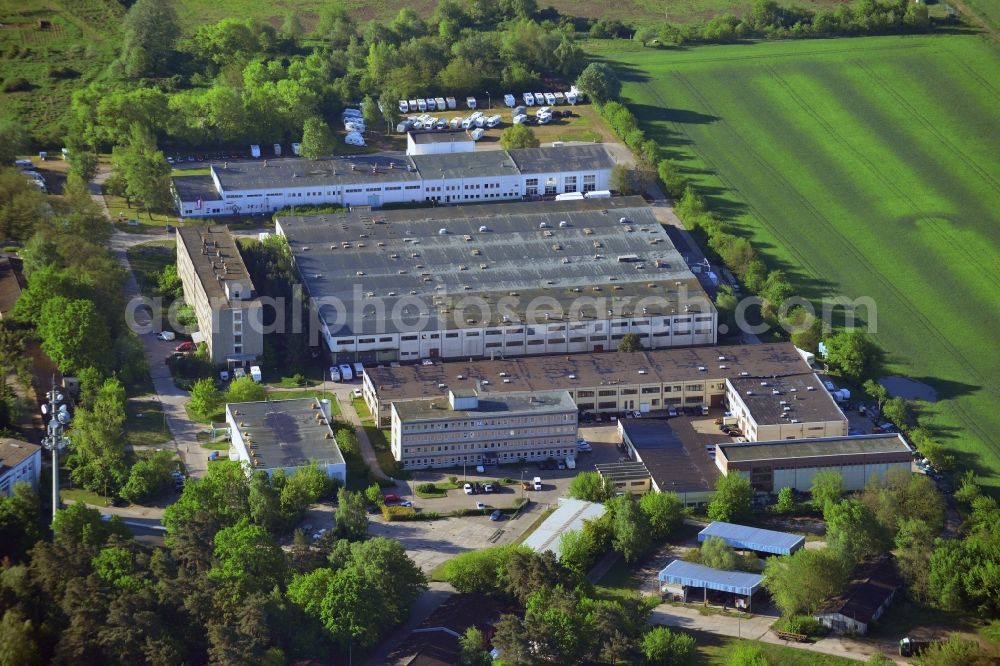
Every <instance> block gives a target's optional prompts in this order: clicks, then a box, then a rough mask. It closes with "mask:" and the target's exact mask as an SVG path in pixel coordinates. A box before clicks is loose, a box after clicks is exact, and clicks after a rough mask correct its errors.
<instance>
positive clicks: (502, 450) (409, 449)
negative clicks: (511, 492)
mask: <svg viewBox="0 0 1000 666" xmlns="http://www.w3.org/2000/svg"><path fill="white" fill-rule="evenodd" d="M390 428H391V433H392V434H391V447H392V455H393V456H394V457H395V458H396V460H398V461H399V462H401V463H402V464H403V466H404V467H406V468H409V469H414V468H416V469H422V468H427V467H450V466H453V465H463V464H466V465H481V464H495V463H500V464H504V463H512V462H517V461H519V460H524V461H538V460H545V459H547V458H565V457H566V456H571V455H575V454H576V433H577V409H576V404H574V403H573V399H572V398H570V397H569V393H567V392H566V391H548V392H538V393H507V394H504V395H493V394H489V395H487V394H482V395H480V394H478V393H477V392H475V391H461V390H459V391H449V393H448V397H447V399H443V398H429V399H427V400H414V401H410V402H405V403H401V404H398V405H397V404H393V406H392V424H391V426H390Z"/></svg>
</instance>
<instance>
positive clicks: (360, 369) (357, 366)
mask: <svg viewBox="0 0 1000 666" xmlns="http://www.w3.org/2000/svg"><path fill="white" fill-rule="evenodd" d="M364 371H365V366H363V365H362V364H361V363H355V364H354V376H355V377H357V378H358V379H361V375H362V374H363V373H364Z"/></svg>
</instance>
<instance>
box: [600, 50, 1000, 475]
mask: <svg viewBox="0 0 1000 666" xmlns="http://www.w3.org/2000/svg"><path fill="white" fill-rule="evenodd" d="M590 48H591V49H592V53H594V54H595V55H597V56H599V57H604V58H607V59H608V60H609V61H611V62H612V64H614V65H615V66H616V67H618V68H619V70H620V73H621V74H622V76H623V77H624V78H625V79H627V82H626V84H625V88H624V93H623V94H624V96H625V98H626V101H627V102H628V103H629V105H630V107H631V108H632V109H633V111H634V112H635V113H636V114H637V115H638V116H639V118H640V120H641V121H642V122H643V124H644V126H645V127H646V128H647V130H648V131H649V132H650V133H651V135H652V136H653V137H654V138H655V139H657V140H658V141H659V142H660V143H661V145H663V146H664V147H665V149H666V152H667V155H668V156H669V157H670V158H672V159H673V160H675V161H676V162H677V163H678V164H679V165H680V166H681V167H682V169H683V170H685V171H686V172H687V174H688V175H689V176H690V177H692V178H693V180H694V181H695V182H696V183H697V184H698V186H699V187H700V188H701V189H702V190H703V191H704V192H706V194H707V195H708V196H709V199H710V204H711V206H712V207H713V209H714V210H715V211H716V212H718V213H719V214H720V215H722V216H723V217H724V218H726V219H727V220H729V221H730V222H732V223H733V224H734V225H736V226H737V227H739V228H741V229H742V231H743V232H744V233H747V234H749V235H750V236H751V237H752V241H753V242H754V244H755V246H756V247H757V248H758V249H759V250H761V251H762V252H764V253H765V254H766V255H767V257H768V258H769V260H770V262H771V263H773V264H774V265H776V266H781V267H782V268H785V269H786V270H787V271H788V272H789V273H790V274H791V275H792V277H793V282H794V283H795V284H796V285H797V286H798V287H799V288H800V290H801V292H802V293H803V294H804V295H805V296H807V297H809V298H811V299H818V298H823V297H828V296H833V295H844V296H847V297H849V298H851V299H855V298H858V297H865V296H868V297H871V298H872V299H874V302H875V304H876V305H877V319H876V317H874V316H872V317H870V321H871V322H872V323H873V324H877V338H878V340H879V341H880V342H881V343H882V345H883V346H884V347H885V348H886V349H887V350H889V352H890V360H891V362H892V367H893V369H894V370H896V371H898V372H900V373H902V374H905V375H907V376H910V377H913V378H915V379H920V380H922V381H926V382H928V383H930V384H932V385H933V386H934V387H935V389H936V390H937V392H938V396H939V398H940V400H939V401H938V402H937V403H935V404H934V405H931V406H929V407H928V417H929V422H930V423H931V424H932V425H934V426H935V427H936V430H937V431H938V432H939V434H940V436H941V439H942V441H943V442H945V443H946V444H949V445H950V446H952V448H953V449H954V450H955V451H956V452H957V453H958V454H959V458H960V462H961V464H963V465H967V466H971V467H973V468H974V469H976V471H977V472H978V473H979V474H980V475H981V476H983V477H984V482H985V484H986V485H989V486H992V487H993V488H1000V410H997V409H996V408H995V402H996V395H997V393H998V391H1000V356H998V355H996V354H994V353H992V349H991V347H992V344H991V342H992V341H991V339H990V329H989V322H991V321H997V320H1000V294H998V290H1000V247H998V246H1000V235H998V226H1000V213H998V210H1000V133H998V132H997V131H996V126H997V120H998V114H997V108H998V104H1000V52H998V51H997V50H996V49H995V47H994V46H992V45H991V44H990V43H989V42H988V41H986V40H984V39H982V38H980V37H976V36H971V35H970V36H965V35H942V36H931V37H927V36H921V37H882V38H854V39H830V40H811V41H802V42H772V43H761V44H755V45H734V46H707V47H698V48H690V49H683V50H672V51H667V50H652V49H641V48H638V47H635V46H632V45H629V44H622V43H613V44H612V43H608V42H603V43H591V44H590ZM861 315H862V316H863V317H864V316H865V313H864V311H862V312H861Z"/></svg>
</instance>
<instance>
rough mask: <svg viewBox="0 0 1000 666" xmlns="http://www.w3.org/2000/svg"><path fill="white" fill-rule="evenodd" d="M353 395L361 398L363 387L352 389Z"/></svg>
mask: <svg viewBox="0 0 1000 666" xmlns="http://www.w3.org/2000/svg"><path fill="white" fill-rule="evenodd" d="M351 395H352V396H354V397H355V398H360V397H361V389H354V390H353V391H351Z"/></svg>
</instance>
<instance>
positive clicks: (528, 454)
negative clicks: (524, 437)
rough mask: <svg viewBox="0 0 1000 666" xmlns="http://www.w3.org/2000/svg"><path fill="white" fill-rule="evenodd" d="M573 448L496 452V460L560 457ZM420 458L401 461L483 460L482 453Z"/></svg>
mask: <svg viewBox="0 0 1000 666" xmlns="http://www.w3.org/2000/svg"><path fill="white" fill-rule="evenodd" d="M573 454H574V451H573V449H544V450H540V451H517V452H504V453H499V454H497V458H498V462H505V463H506V462H513V461H516V460H519V459H522V458H523V459H525V460H545V459H547V458H562V457H565V456H570V455H573ZM422 455H423V456H425V457H422V458H406V459H404V461H403V466H404V467H411V468H412V467H428V466H432V467H447V466H449V465H461V464H476V463H481V462H483V461H484V456H483V455H482V454H472V455H457V456H438V457H433V458H429V457H426V456H427V454H422Z"/></svg>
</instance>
